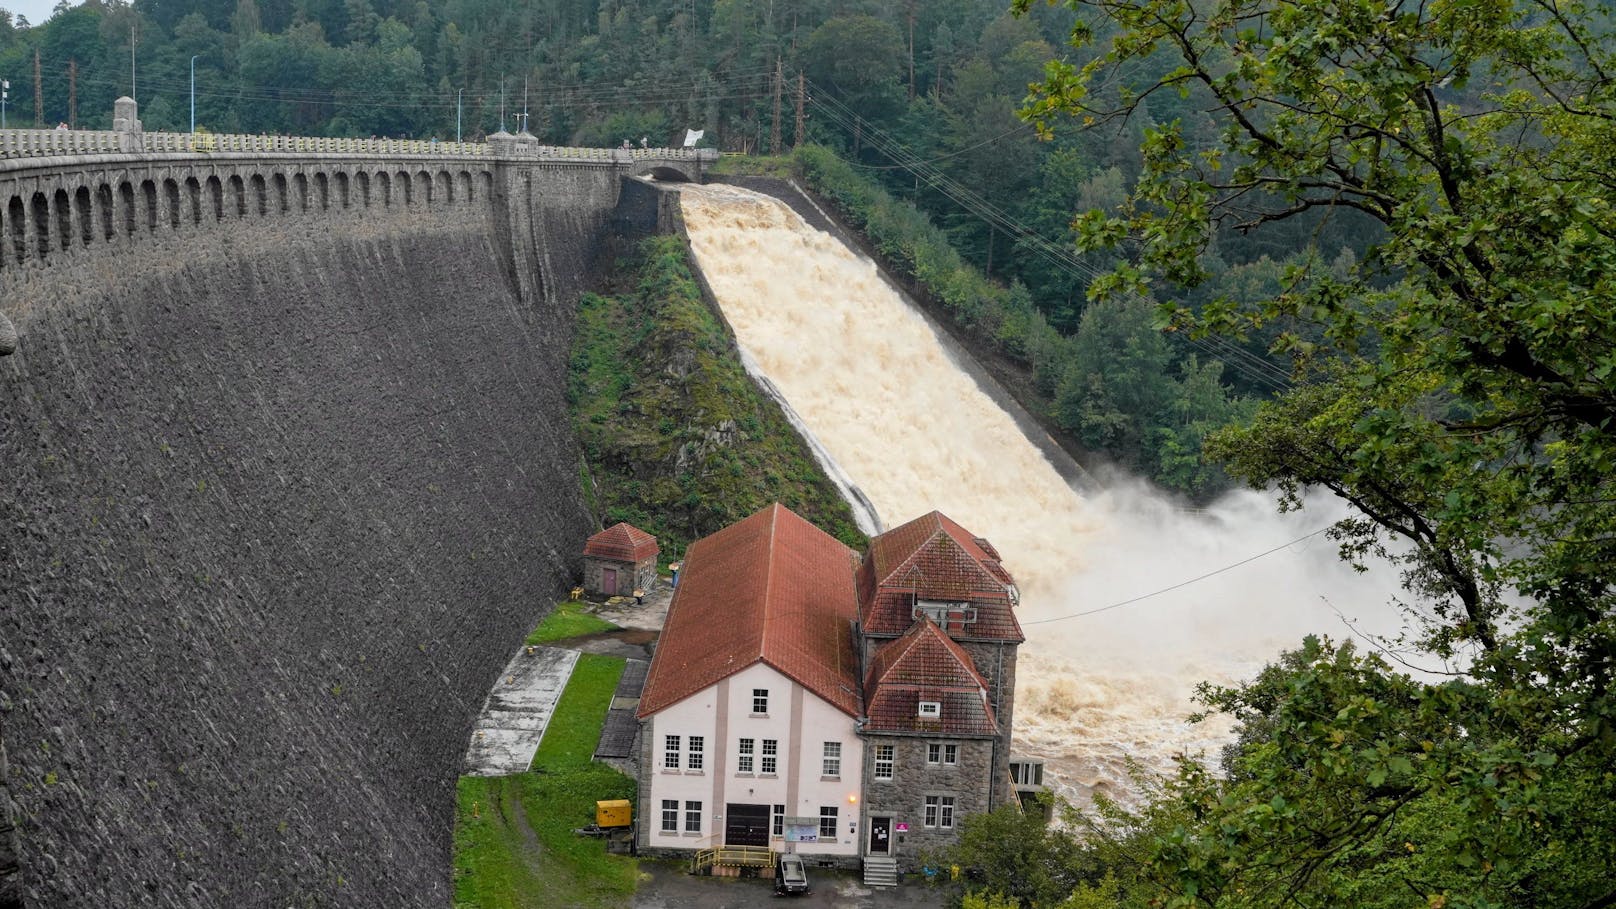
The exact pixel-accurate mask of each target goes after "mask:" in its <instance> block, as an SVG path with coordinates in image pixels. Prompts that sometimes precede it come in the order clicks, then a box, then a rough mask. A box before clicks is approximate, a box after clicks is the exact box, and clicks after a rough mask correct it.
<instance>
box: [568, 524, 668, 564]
mask: <svg viewBox="0 0 1616 909" xmlns="http://www.w3.org/2000/svg"><path fill="white" fill-rule="evenodd" d="M659 552H661V550H660V549H659V548H657V541H656V537H653V536H651V535H650V534H648V533H646V532H645V531H643V530H641V529H640V528H638V527H635V526H634V525H633V524H626V523H617V524H613V525H612V526H610V527H608V528H606V529H605V530H602V531H601V532H600V533H597V534H595V535H594V536H592V537H590V538H589V539H587V540H585V541H584V555H586V556H594V557H596V558H600V559H613V560H616V561H618V562H641V561H644V560H646V559H654V558H656V556H657V553H659Z"/></svg>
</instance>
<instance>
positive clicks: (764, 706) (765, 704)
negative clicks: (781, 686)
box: [752, 688, 769, 716]
mask: <svg viewBox="0 0 1616 909" xmlns="http://www.w3.org/2000/svg"><path fill="white" fill-rule="evenodd" d="M752 715H753V716H768V715H769V689H767V688H753V689H752Z"/></svg>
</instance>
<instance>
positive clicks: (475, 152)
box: [0, 129, 713, 162]
mask: <svg viewBox="0 0 1616 909" xmlns="http://www.w3.org/2000/svg"><path fill="white" fill-rule="evenodd" d="M131 146H134V147H138V148H139V150H140V152H142V153H146V154H164V153H198V154H210V153H215V152H231V153H238V154H303V155H366V156H370V157H389V158H391V157H400V156H405V155H432V156H443V155H447V156H453V157H461V156H482V155H494V154H498V155H508V156H517V157H522V158H538V159H542V160H554V161H600V162H614V161H615V162H625V161H627V162H632V161H641V160H659V161H667V160H673V161H698V160H702V159H703V158H706V157H710V156H712V155H713V153H712V152H711V151H709V150H703V149H693V148H574V147H571V146H564V145H540V144H539V143H538V142H537V141H535V140H532V139H526V138H521V137H514V136H513V137H509V138H505V137H496V138H495V140H494V142H491V143H490V142H439V141H438V140H436V139H343V138H330V137H322V136H270V135H257V136H254V135H236V134H215V133H161V132H152V133H123V132H118V131H115V130H87V129H7V130H0V159H6V158H37V157H53V156H61V155H101V154H117V153H120V152H124V151H126V150H128V149H129V148H130V147H131Z"/></svg>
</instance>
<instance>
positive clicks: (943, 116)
mask: <svg viewBox="0 0 1616 909" xmlns="http://www.w3.org/2000/svg"><path fill="white" fill-rule="evenodd" d="M1075 21H1076V19H1075V17H1074V14H1073V13H1072V12H1071V11H1069V10H1064V9H1059V8H1053V7H1040V8H1038V9H1037V10H1034V11H1033V13H1032V14H1030V15H1027V16H1023V17H1016V16H1012V15H1011V14H1010V13H1009V11H1008V10H1007V8H1006V4H1005V3H1004V2H1003V0H936V2H926V3H920V2H918V0H908V2H902V3H878V2H870V0H531V2H526V3H507V2H503V0H448V2H435V3H428V2H424V0H414V2H406V0H136V2H134V3H133V4H124V3H116V2H107V0H89V2H86V3H84V4H82V5H79V6H72V7H69V6H66V5H65V4H63V5H60V6H58V7H57V9H56V12H55V13H54V15H52V16H51V18H50V19H49V20H48V21H46V22H44V23H35V24H33V25H32V26H27V25H25V24H24V23H20V22H17V21H15V20H14V19H13V18H12V17H10V16H0V76H3V77H5V78H8V79H10V80H11V85H12V88H11V99H10V104H11V107H10V122H11V125H12V126H22V125H35V124H38V125H44V126H51V125H54V124H56V123H57V122H67V123H70V124H72V125H74V126H77V127H80V128H105V126H106V124H107V121H108V118H109V116H110V111H111V109H112V101H113V99H114V98H115V97H117V96H119V95H123V94H128V93H130V92H131V91H133V92H134V93H135V97H136V99H137V100H138V101H139V102H140V103H141V115H142V119H143V120H144V122H145V125H146V128H147V129H153V130H185V129H188V128H189V127H190V118H191V68H192V66H193V65H194V67H195V85H196V90H195V105H196V123H197V127H198V128H199V129H205V130H210V131H214V132H248V133H261V132H268V133H288V134H302V135H345V136H371V135H385V136H411V137H429V136H437V137H440V138H452V137H454V136H456V135H457V133H458V134H460V135H463V136H465V137H466V138H478V137H481V136H483V135H486V134H488V133H491V132H493V131H495V130H497V129H500V128H504V129H507V130H510V131H516V130H517V129H519V128H521V127H522V126H523V125H524V124H525V125H526V126H527V128H528V129H529V130H530V131H531V132H533V133H534V134H535V135H537V136H539V137H541V138H543V139H546V140H548V141H551V142H555V143H571V144H579V145H597V146H600V145H616V144H618V143H619V142H621V141H622V140H624V139H631V140H634V141H638V140H639V139H640V138H641V137H645V138H647V139H649V140H651V141H654V142H656V143H659V144H660V143H676V142H678V141H680V140H682V138H683V136H684V131H685V130H686V129H687V128H690V129H701V130H705V131H706V135H707V138H706V139H705V140H704V141H705V142H708V143H711V144H716V145H718V146H719V147H721V148H723V149H724V150H726V151H737V152H748V153H754V154H755V153H772V152H775V151H781V150H785V149H789V148H795V147H798V146H801V145H804V144H808V143H812V144H816V145H823V146H825V147H828V148H831V149H833V150H834V151H835V152H836V153H837V154H838V155H839V156H840V157H841V158H842V159H843V160H844V161H846V162H848V163H849V164H850V166H851V167H852V169H853V170H852V171H851V172H850V173H852V174H853V175H855V176H857V177H858V178H860V179H861V180H863V181H866V182H868V183H869V184H871V185H873V186H876V187H879V188H881V189H882V190H884V191H885V192H887V193H888V194H890V195H891V196H892V197H893V198H894V199H895V200H897V201H898V202H901V203H912V204H913V205H915V206H917V207H918V208H919V210H920V211H921V212H922V213H924V215H925V216H926V218H927V219H928V220H929V222H930V223H931V225H934V226H935V228H936V229H938V230H940V231H941V233H940V234H939V235H938V236H939V237H940V238H941V242H942V243H944V244H946V245H947V246H948V247H951V249H950V250H948V251H947V254H949V255H953V254H954V252H955V251H957V253H958V254H959V255H960V256H963V260H964V262H966V263H967V264H968V265H970V266H971V267H973V268H974V269H975V270H977V271H979V272H981V273H983V274H985V276H986V277H987V279H988V281H987V282H975V281H974V280H973V281H972V282H970V283H972V284H973V286H978V287H980V288H987V287H989V286H990V285H996V286H997V287H999V288H1000V291H998V292H1002V293H1008V294H1010V296H1011V306H1010V309H1011V310H1012V318H1011V319H1010V320H1009V324H1008V325H1006V324H1002V323H1000V322H995V323H993V324H988V325H981V326H968V327H971V328H976V329H978V330H979V331H980V332H981V333H982V334H983V335H984V336H986V337H987V339H988V340H989V341H990V342H991V343H993V344H995V345H997V346H998V347H999V348H1000V349H1002V350H1003V351H1004V352H1005V353H1006V354H1007V355H1008V356H1009V357H1010V358H1012V359H1015V360H1018V361H1020V362H1022V363H1023V364H1024V365H1025V366H1027V367H1029V368H1034V367H1035V368H1036V370H1035V371H1036V382H1035V383H1033V384H1032V385H1031V386H1030V387H1029V388H1028V389H1025V391H1026V392H1027V393H1028V394H1029V395H1030V396H1031V397H1032V398H1033V399H1034V400H1031V401H1029V404H1030V405H1031V406H1032V408H1033V409H1034V410H1036V411H1038V412H1040V413H1042V414H1043V415H1044V416H1045V417H1046V419H1048V420H1049V421H1050V422H1051V423H1052V424H1053V425H1056V426H1058V427H1060V428H1062V429H1065V430H1067V431H1069V432H1070V434H1071V435H1072V436H1073V437H1075V438H1076V439H1077V441H1078V443H1079V444H1080V445H1081V446H1082V447H1084V448H1085V449H1087V450H1088V451H1089V452H1091V453H1092V455H1093V456H1094V457H1095V458H1098V459H1105V460H1110V461H1114V462H1116V463H1119V464H1121V465H1122V466H1124V467H1126V468H1128V469H1130V470H1133V471H1136V472H1139V473H1141V474H1144V475H1146V476H1150V477H1153V478H1154V479H1155V480H1156V481H1157V482H1158V483H1160V484H1162V485H1164V486H1167V487H1169V488H1173V489H1176V490H1179V491H1181V492H1183V493H1186V494H1188V495H1191V496H1196V497H1200V498H1205V497H1208V496H1210V495H1212V494H1214V493H1215V492H1217V491H1218V490H1220V489H1222V488H1224V487H1226V486H1227V484H1228V480H1227V478H1226V477H1225V476H1224V475H1223V474H1222V473H1221V471H1220V470H1219V469H1218V468H1216V467H1212V466H1208V465H1206V464H1205V463H1203V461H1202V459H1201V458H1200V448H1201V442H1202V439H1203V438H1204V437H1205V436H1206V434H1207V433H1208V432H1209V431H1210V430H1211V429H1213V428H1215V427H1216V426H1219V425H1224V424H1227V423H1229V422H1232V421H1234V420H1236V419H1238V418H1239V417H1240V416H1241V415H1243V414H1246V413H1249V411H1250V400H1252V399H1256V398H1261V397H1263V396H1266V395H1268V394H1270V393H1272V391H1274V390H1275V389H1277V388H1280V387H1282V386H1283V385H1284V382H1285V375H1286V372H1285V368H1284V366H1283V364H1282V363H1278V362H1276V361H1275V360H1274V359H1273V358H1272V357H1270V356H1269V355H1268V353H1267V351H1266V350H1265V348H1264V347H1263V345H1262V344H1261V343H1258V342H1250V343H1246V344H1244V345H1236V344H1233V343H1230V342H1227V341H1224V340H1222V339H1216V338H1212V339H1208V338H1191V337H1189V336H1188V335H1175V334H1163V333H1162V332H1160V331H1158V330H1156V326H1155V325H1154V324H1153V319H1154V315H1153V311H1152V307H1151V305H1150V302H1149V301H1148V300H1147V299H1146V298H1145V297H1139V298H1135V299H1132V300H1128V301H1113V302H1111V303H1108V304H1106V305H1105V306H1103V307H1100V308H1099V309H1098V310H1097V311H1095V312H1093V313H1091V314H1090V315H1089V317H1088V318H1087V319H1086V320H1085V317H1084V314H1085V311H1086V309H1087V292H1088V289H1089V285H1090V284H1091V282H1093V281H1094V280H1095V278H1096V277H1097V276H1098V275H1099V274H1101V273H1103V272H1104V271H1105V270H1107V269H1108V268H1110V267H1111V266H1112V265H1114V264H1115V262H1116V261H1117V260H1116V257H1115V256H1114V255H1112V254H1109V253H1094V254H1091V255H1087V256H1078V255H1076V254H1075V252H1074V249H1075V247H1074V242H1075V233H1074V229H1073V224H1072V218H1073V214H1074V213H1075V212H1077V211H1079V210H1084V209H1087V208H1091V207H1095V206H1101V207H1109V206H1114V205H1116V204H1119V203H1121V202H1122V200H1123V199H1124V198H1125V194H1126V191H1127V189H1128V187H1129V186H1130V185H1131V184H1132V182H1133V181H1134V180H1135V179H1136V178H1137V175H1138V174H1139V173H1140V171H1141V169H1142V167H1143V166H1144V161H1143V157H1142V155H1141V151H1140V144H1141V137H1142V136H1143V135H1144V131H1146V130H1148V129H1149V128H1151V126H1152V125H1153V124H1155V123H1157V122H1165V121H1166V119H1168V118H1177V117H1189V118H1191V119H1192V120H1193V128H1194V129H1195V130H1197V131H1198V133H1197V135H1199V136H1200V137H1201V139H1202V140H1205V141H1210V140H1211V138H1212V137H1213V134H1214V132H1215V129H1216V126H1215V124H1214V122H1213V120H1212V119H1211V118H1210V117H1208V116H1207V115H1206V114H1205V113H1203V112H1200V111H1199V110H1198V109H1197V108H1196V107H1195V106H1194V105H1193V104H1190V103H1187V102H1179V103H1166V102H1161V101H1157V100H1154V99H1153V100H1152V101H1151V105H1152V108H1151V109H1150V110H1148V111H1147V110H1141V111H1140V112H1139V113H1138V115H1137V116H1134V117H1131V118H1129V119H1128V120H1127V121H1126V122H1124V123H1121V124H1120V125H1118V126H1117V128H1115V129H1105V130H1092V131H1077V130H1067V131H1061V132H1059V133H1058V134H1057V135H1056V136H1055V138H1054V139H1053V141H1041V140H1040V137H1039V136H1038V134H1037V133H1036V131H1035V130H1034V128H1033V127H1032V126H1031V125H1029V124H1027V123H1025V122H1023V121H1022V120H1021V119H1019V118H1018V116H1017V110H1018V108H1019V107H1020V105H1021V103H1022V102H1023V100H1024V99H1025V98H1026V96H1027V94H1028V87H1029V83H1032V82H1034V81H1037V80H1038V79H1039V78H1040V77H1041V75H1042V72H1043V66H1044V63H1045V61H1047V60H1049V59H1050V58H1051V57H1054V56H1057V55H1058V54H1059V49H1060V48H1061V46H1062V42H1063V40H1064V37H1065V35H1066V34H1067V33H1068V32H1069V31H1070V29H1071V27H1072V25H1073V23H1074V22H1075ZM36 59H37V61H38V70H37V71H38V74H39V81H38V85H39V91H38V92H37V93H36V91H35V79H34V73H35V61H36ZM131 80H133V86H131ZM799 86H800V87H801V95H802V100H803V105H802V106H803V111H802V118H801V120H800V121H799V119H798V116H797V110H796V108H797V102H798V92H799ZM524 111H526V113H527V116H526V118H525V119H524V118H523V117H522V113H523V112H524ZM799 122H800V123H801V125H802V129H801V134H800V135H799V131H798V125H799ZM842 182H843V183H844V184H845V183H847V182H848V181H842ZM1349 228H1350V225H1349V226H1346V227H1343V226H1341V224H1340V223H1339V221H1334V222H1329V223H1327V224H1324V225H1323V227H1322V228H1320V227H1319V226H1318V225H1298V226H1297V227H1296V229H1295V230H1293V231H1291V232H1290V233H1289V235H1288V236H1284V237H1277V238H1276V237H1267V236H1265V237H1263V238H1262V241H1261V242H1260V243H1258V242H1246V241H1243V240H1241V239H1239V238H1220V242H1219V243H1218V244H1217V245H1216V248H1214V249H1210V250H1208V252H1207V255H1206V257H1205V259H1206V261H1207V262H1208V263H1209V265H1210V267H1211V268H1212V269H1213V271H1214V272H1215V278H1214V280H1212V281H1210V282H1208V283H1206V284H1204V285H1203V286H1202V287H1200V288H1198V289H1196V290H1194V291H1185V292H1183V293H1184V296H1183V299H1184V300H1186V301H1187V302H1189V303H1191V304H1193V305H1199V304H1201V303H1204V302H1205V301H1208V300H1212V299H1215V298H1217V297H1218V296H1220V295H1224V294H1238V295H1241V296H1242V297H1244V296H1247V295H1250V294H1260V293H1263V292H1266V291H1270V290H1272V289H1274V288H1276V287H1277V286H1278V285H1279V282H1280V281H1281V279H1282V275H1283V272H1284V268H1285V267H1286V265H1287V264H1290V263H1292V262H1294V261H1298V260H1300V259H1302V258H1306V257H1309V256H1315V255H1325V256H1327V257H1330V258H1332V259H1334V258H1337V257H1341V256H1345V257H1346V259H1347V260H1350V259H1351V258H1352V256H1353V253H1352V252H1345V253H1344V252H1343V251H1342V250H1343V249H1361V247H1362V244H1363V242H1364V241H1365V236H1363V235H1362V231H1361V230H1360V231H1359V232H1357V233H1355V232H1354V231H1353V230H1351V229H1349ZM1316 250H1323V252H1322V253H1319V252H1315V251H1316ZM961 286H963V285H961ZM933 289H934V290H936V291H938V292H939V293H941V292H942V291H943V290H945V289H944V288H933ZM960 292H963V291H961V290H960V288H959V287H956V288H955V293H956V296H957V295H958V293H960ZM971 292H972V293H979V294H990V293H994V292H995V291H991V290H972V291H971Z"/></svg>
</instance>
